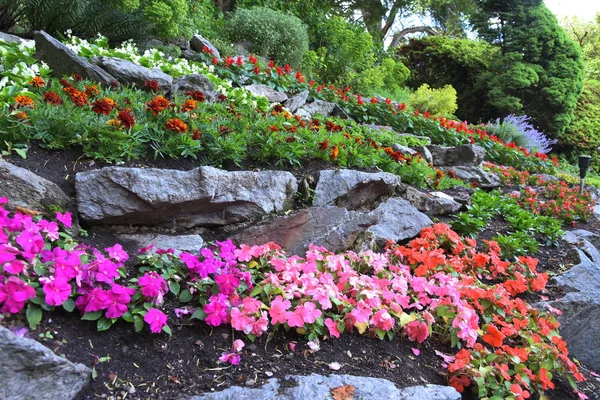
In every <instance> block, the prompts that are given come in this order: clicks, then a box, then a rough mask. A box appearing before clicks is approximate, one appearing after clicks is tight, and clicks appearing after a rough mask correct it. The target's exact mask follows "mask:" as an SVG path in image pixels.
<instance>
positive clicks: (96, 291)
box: [75, 288, 108, 314]
mask: <svg viewBox="0 0 600 400" xmlns="http://www.w3.org/2000/svg"><path fill="white" fill-rule="evenodd" d="M107 297H108V296H107V292H106V291H105V290H102V289H100V288H93V289H92V290H91V291H89V292H88V293H86V294H85V295H83V296H79V297H78V298H77V300H75V305H76V306H77V308H78V309H79V312H80V313H82V314H85V313H88V312H95V311H100V310H104V308H105V304H106V299H107Z"/></svg>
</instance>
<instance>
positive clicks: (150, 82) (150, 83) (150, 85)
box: [144, 79, 160, 93]
mask: <svg viewBox="0 0 600 400" xmlns="http://www.w3.org/2000/svg"><path fill="white" fill-rule="evenodd" d="M144 87H145V88H148V89H150V90H152V91H153V92H155V93H156V92H158V90H159V89H160V85H159V84H158V82H157V81H155V80H154V79H148V80H147V81H146V82H144Z"/></svg>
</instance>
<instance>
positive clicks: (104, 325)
mask: <svg viewBox="0 0 600 400" xmlns="http://www.w3.org/2000/svg"><path fill="white" fill-rule="evenodd" d="M114 323H115V320H114V319H110V318H106V317H102V318H100V319H99V320H98V322H97V323H96V328H98V332H103V331H107V330H108V329H110V327H111V326H113V324H114Z"/></svg>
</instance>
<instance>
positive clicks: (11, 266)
mask: <svg viewBox="0 0 600 400" xmlns="http://www.w3.org/2000/svg"><path fill="white" fill-rule="evenodd" d="M24 269H25V263H24V262H23V261H19V260H13V261H11V262H9V263H6V264H4V271H5V272H8V273H9V274H14V275H19V274H20V273H21V272H23V270H24Z"/></svg>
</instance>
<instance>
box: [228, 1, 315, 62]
mask: <svg viewBox="0 0 600 400" xmlns="http://www.w3.org/2000/svg"><path fill="white" fill-rule="evenodd" d="M224 32H225V35H226V36H227V38H228V39H229V40H231V41H232V42H242V41H250V42H251V44H252V52H253V53H256V54H258V55H261V56H265V57H270V58H273V59H274V60H275V62H277V63H279V64H290V65H291V66H292V67H294V68H298V67H299V66H300V61H301V60H302V57H303V56H304V53H306V51H307V50H308V33H307V31H306V26H305V25H304V24H303V23H302V21H300V19H298V18H297V17H294V16H292V15H289V14H285V13H283V12H281V11H275V10H271V9H268V8H264V7H253V8H250V9H238V10H236V11H235V12H234V13H233V14H232V16H231V18H229V19H228V20H226V21H225V25H224Z"/></svg>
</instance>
